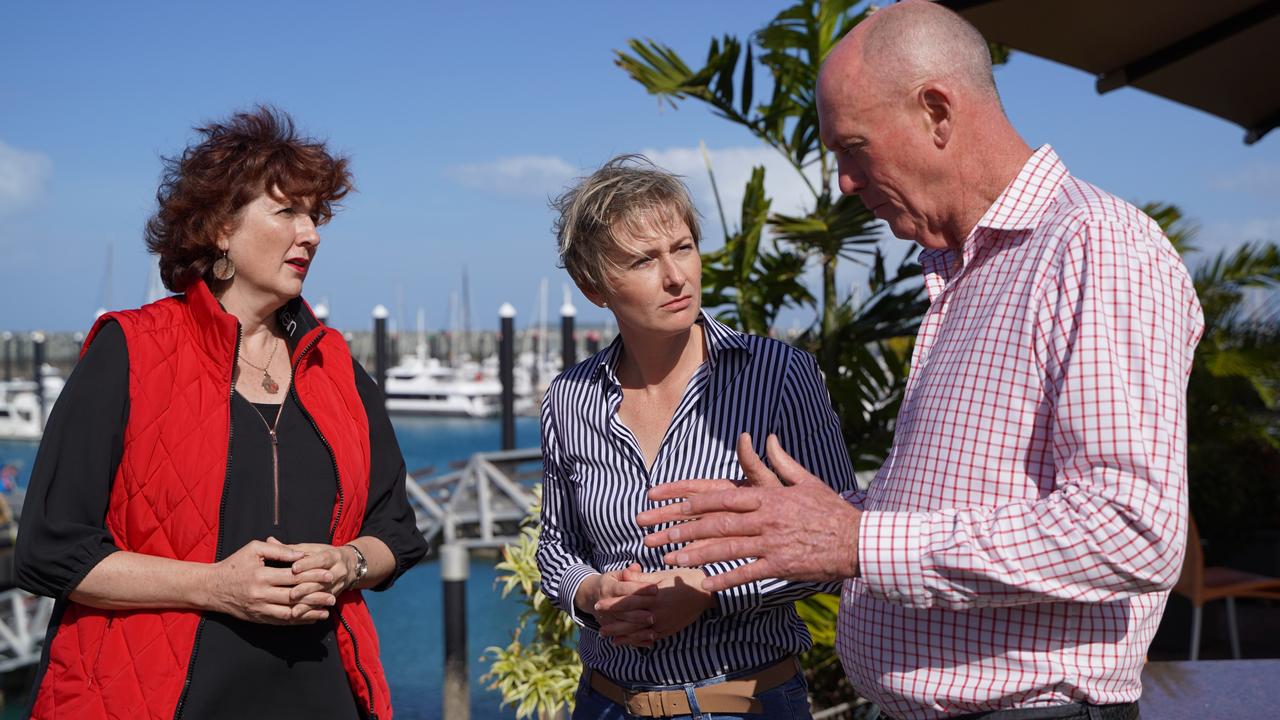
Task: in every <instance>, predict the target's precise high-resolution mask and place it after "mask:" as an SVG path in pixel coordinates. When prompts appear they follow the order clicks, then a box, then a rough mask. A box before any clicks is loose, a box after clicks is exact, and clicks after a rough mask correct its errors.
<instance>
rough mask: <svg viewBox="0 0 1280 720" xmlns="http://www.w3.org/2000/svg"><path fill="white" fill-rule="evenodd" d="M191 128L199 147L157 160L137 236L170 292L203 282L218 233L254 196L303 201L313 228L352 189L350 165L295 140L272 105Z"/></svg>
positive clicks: (318, 145)
mask: <svg viewBox="0 0 1280 720" xmlns="http://www.w3.org/2000/svg"><path fill="white" fill-rule="evenodd" d="M196 131H197V132H199V133H200V134H201V135H203V136H204V139H203V141H202V142H200V143H199V144H198V145H192V146H190V147H188V148H187V149H186V150H184V151H183V152H182V155H181V156H179V157H168V158H164V159H163V160H164V175H163V177H162V178H161V181H160V189H159V190H157V191H156V201H157V202H158V204H159V208H158V209H157V210H156V213H155V214H154V215H152V216H151V219H150V220H148V221H147V228H146V233H145V235H146V240H147V249H148V250H150V251H151V252H153V253H155V254H156V255H158V256H159V257H160V278H161V279H162V280H163V281H164V285H165V287H167V288H169V290H171V291H172V292H184V291H185V290H186V289H187V287H188V286H190V285H191V283H193V282H195V281H197V280H201V279H207V278H210V277H211V276H210V275H209V270H210V268H211V267H212V266H213V261H214V260H216V259H217V257H218V254H219V253H218V246H217V242H218V238H219V236H220V235H221V234H222V233H224V232H228V231H229V230H231V229H233V228H234V227H235V225H236V215H237V214H238V213H239V212H240V209H241V208H243V207H244V206H245V205H247V204H249V203H250V202H251V201H252V200H253V199H254V198H256V197H258V195H259V194H261V193H263V192H265V191H267V190H270V189H275V190H276V191H278V192H279V193H280V195H281V196H282V197H283V198H286V199H289V200H300V199H302V198H306V199H308V200H310V201H311V203H312V218H313V219H314V220H315V223H316V225H323V224H324V223H326V222H328V221H329V219H330V218H331V217H333V212H334V209H335V208H336V206H337V203H338V201H339V200H341V199H342V198H343V197H344V196H346V194H347V193H349V192H351V190H352V189H353V185H352V182H351V171H350V170H349V168H348V166H349V164H350V161H349V160H348V159H347V158H345V157H334V156H333V155H331V154H330V153H329V150H328V149H327V148H326V147H325V144H324V143H323V142H321V141H319V140H315V139H312V138H303V137H299V136H298V135H297V133H296V131H295V129H294V125H293V119H292V118H290V117H289V115H288V113H285V112H283V111H281V110H278V109H276V108H273V107H270V106H265V105H260V106H258V107H256V108H254V110H253V111H251V112H240V113H236V114H234V115H232V116H231V117H230V118H229V119H228V120H226V121H225V122H218V123H211V124H209V125H206V126H204V127H200V128H196Z"/></svg>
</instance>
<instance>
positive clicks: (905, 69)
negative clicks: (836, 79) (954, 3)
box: [863, 2, 999, 100]
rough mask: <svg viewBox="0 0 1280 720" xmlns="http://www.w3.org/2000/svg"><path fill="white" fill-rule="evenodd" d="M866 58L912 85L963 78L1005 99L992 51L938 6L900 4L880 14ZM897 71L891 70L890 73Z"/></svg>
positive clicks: (870, 30) (870, 35)
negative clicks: (946, 78)
mask: <svg viewBox="0 0 1280 720" xmlns="http://www.w3.org/2000/svg"><path fill="white" fill-rule="evenodd" d="M872 17H874V18H875V22H874V23H871V26H870V27H868V28H867V36H866V41H865V44H864V45H863V57H864V58H868V59H871V60H873V61H874V62H875V63H876V65H877V67H879V68H882V69H884V70H886V71H889V72H892V73H893V74H894V75H896V76H898V77H901V78H902V79H903V80H904V81H907V82H918V81H920V80H924V79H927V78H930V77H939V76H950V77H955V78H959V79H960V80H962V81H963V82H965V83H966V84H968V85H969V86H970V87H972V88H974V89H976V90H979V91H981V92H984V93H989V94H990V95H991V96H992V97H995V98H996V99H997V100H998V99H999V93H998V92H997V90H996V81H995V75H994V74H993V73H992V69H991V48H990V46H989V45H988V44H987V40H986V38H984V37H983V36H982V33H981V32H979V31H978V29H977V28H976V27H974V26H973V25H972V24H971V23H970V22H969V21H968V20H965V19H964V18H963V17H961V16H960V15H959V14H957V13H955V12H953V11H952V10H949V9H947V8H945V7H943V6H941V5H938V4H936V3H932V2H914V3H899V4H897V5H890V6H888V7H885V8H882V9H880V10H877V11H875V13H873V15H872ZM890 68H891V69H892V70H889V69H890Z"/></svg>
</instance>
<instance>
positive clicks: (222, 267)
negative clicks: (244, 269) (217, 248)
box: [213, 250, 236, 281]
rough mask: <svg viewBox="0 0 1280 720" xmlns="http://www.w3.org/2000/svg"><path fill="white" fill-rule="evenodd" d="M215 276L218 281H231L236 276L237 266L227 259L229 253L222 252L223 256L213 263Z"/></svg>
mask: <svg viewBox="0 0 1280 720" xmlns="http://www.w3.org/2000/svg"><path fill="white" fill-rule="evenodd" d="M213 276H214V277H215V278H217V279H218V280H223V281H226V280H230V279H231V278H233V277H235V276H236V264H235V263H234V262H232V261H231V258H230V257H227V251H226V250H223V251H222V256H221V257H219V258H218V259H217V260H214V261H213Z"/></svg>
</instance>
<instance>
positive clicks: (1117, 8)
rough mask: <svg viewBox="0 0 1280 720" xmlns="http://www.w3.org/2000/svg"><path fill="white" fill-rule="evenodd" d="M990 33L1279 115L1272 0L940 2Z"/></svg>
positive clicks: (1208, 106)
mask: <svg viewBox="0 0 1280 720" xmlns="http://www.w3.org/2000/svg"><path fill="white" fill-rule="evenodd" d="M940 1H941V3H942V4H943V5H945V6H946V7H949V8H951V9H952V10H955V11H957V12H959V13H960V14H961V15H963V16H964V17H965V19H967V20H968V21H969V22H971V23H973V24H974V25H975V26H977V28H978V29H979V30H981V31H982V34H983V35H985V36H986V37H987V39H988V40H991V41H993V42H998V43H1000V44H1002V45H1007V46H1009V47H1011V48H1014V49H1015V50H1021V51H1023V52H1027V53H1030V54H1032V55H1039V56H1040V57H1043V58H1047V59H1049V60H1055V61H1057V62H1060V63H1064V64H1067V65H1071V66H1073V67H1077V68H1080V69H1081V70H1085V71H1087V72H1091V73H1093V74H1094V75H1096V76H1097V78H1098V81H1097V87H1098V92H1099V93H1106V92H1110V91H1112V90H1115V89H1117V88H1121V87H1125V86H1132V87H1136V88H1139V89H1142V90H1146V91H1147V92H1150V93H1154V94H1156V95H1159V96H1161V97H1166V98H1169V99H1170V100H1175V101H1177V102H1180V103H1182V104H1184V105H1190V106H1191V107H1194V108H1199V109H1201V110H1204V111H1205V112H1208V113H1212V114H1213V115H1217V116H1218V117H1220V118H1223V119H1225V120H1230V121H1231V122H1233V123H1236V124H1237V125H1239V126H1241V127H1243V128H1244V129H1245V130H1246V133H1245V142H1246V143H1248V144H1252V143H1255V142H1257V141H1258V140H1260V139H1261V138H1262V136H1263V135H1266V134H1267V132H1268V131H1270V130H1271V129H1272V128H1274V127H1275V126H1276V125H1277V123H1280V0H1263V1H1261V2H1260V1H1259V0H940Z"/></svg>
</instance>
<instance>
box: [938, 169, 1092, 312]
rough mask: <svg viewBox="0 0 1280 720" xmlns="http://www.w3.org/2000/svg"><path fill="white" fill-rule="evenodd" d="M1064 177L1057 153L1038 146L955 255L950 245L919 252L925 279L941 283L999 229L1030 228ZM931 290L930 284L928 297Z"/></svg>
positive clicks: (964, 263) (1042, 212)
mask: <svg viewBox="0 0 1280 720" xmlns="http://www.w3.org/2000/svg"><path fill="white" fill-rule="evenodd" d="M1066 177H1067V167H1066V166H1065V165H1063V164H1062V161H1061V160H1060V159H1058V154H1057V153H1055V152H1054V151H1053V148H1052V147H1050V146H1049V145H1041V146H1040V147H1039V148H1038V149H1037V150H1036V151H1035V152H1034V153H1032V155H1031V157H1030V158H1028V159H1027V161H1026V162H1025V163H1023V165H1022V169H1021V170H1019V171H1018V174H1017V175H1016V176H1014V178H1013V182H1010V183H1009V185H1008V186H1007V187H1006V188H1005V189H1004V190H1003V191H1002V192H1001V193H1000V195H999V196H997V197H996V200H995V202H993V203H991V207H989V208H987V212H986V213H984V214H983V215H982V217H981V218H980V219H979V220H978V222H977V224H976V225H974V226H973V229H972V230H970V231H969V235H968V236H967V237H966V238H965V239H964V246H963V248H962V250H961V253H960V254H959V255H956V254H955V253H953V252H952V250H951V249H950V248H940V249H934V248H929V249H925V250H922V251H921V252H920V267H921V268H923V269H924V272H925V274H926V278H928V277H930V276H934V277H940V278H941V279H942V281H944V282H945V281H946V280H947V279H949V278H950V277H952V276H953V275H955V274H956V273H958V272H959V271H960V269H961V268H963V267H965V266H967V265H968V264H969V262H970V261H971V260H972V259H973V257H974V255H975V254H977V252H978V246H979V245H980V244H983V243H986V242H991V241H992V240H994V239H995V238H996V237H998V236H999V233H1001V232H1009V231H1017V230H1027V229H1031V228H1034V227H1035V226H1036V225H1037V224H1039V222H1040V218H1041V217H1043V216H1044V214H1045V213H1046V212H1048V210H1049V204H1050V203H1051V202H1052V201H1053V198H1054V196H1055V195H1057V192H1058V188H1059V186H1061V185H1062V181H1063V179H1065V178H1066ZM983 230H990V231H992V232H983ZM926 282H927V281H926ZM933 290H934V288H933V287H930V295H931V296H932V295H933V294H934V293H933Z"/></svg>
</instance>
